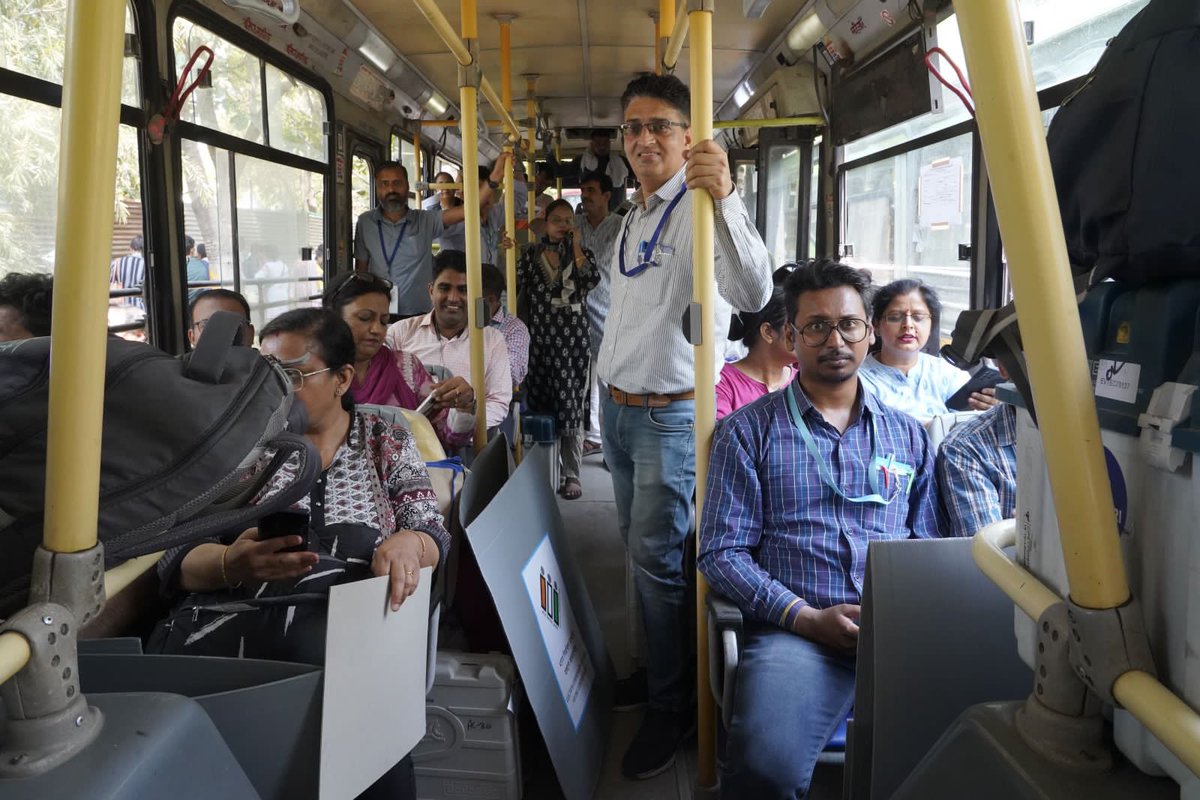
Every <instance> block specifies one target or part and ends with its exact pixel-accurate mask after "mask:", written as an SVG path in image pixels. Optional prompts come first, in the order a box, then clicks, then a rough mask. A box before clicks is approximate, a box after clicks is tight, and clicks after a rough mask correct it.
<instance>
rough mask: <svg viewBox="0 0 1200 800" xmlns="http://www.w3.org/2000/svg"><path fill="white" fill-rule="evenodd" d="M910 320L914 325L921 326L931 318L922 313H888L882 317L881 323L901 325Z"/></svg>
mask: <svg viewBox="0 0 1200 800" xmlns="http://www.w3.org/2000/svg"><path fill="white" fill-rule="evenodd" d="M910 318H911V319H912V321H913V324H914V325H923V324H925V323H926V322H929V320H931V319H933V316H932V315H930V314H926V313H925V312H923V311H889V312H888V313H886V314H884V315H883V321H884V322H886V323H887V324H889V325H903V324H904V320H906V319H910Z"/></svg>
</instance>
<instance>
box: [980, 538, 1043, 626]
mask: <svg viewBox="0 0 1200 800" xmlns="http://www.w3.org/2000/svg"><path fill="white" fill-rule="evenodd" d="M1016 543H1017V521H1016V520H1015V519H1006V520H1001V521H1000V522H995V523H992V524H991V525H988V526H987V527H986V528H984V529H983V530H981V531H979V533H976V534H975V537H974V538H973V539H972V540H971V555H972V556H974V558H975V564H976V565H977V566H978V567H979V570H980V571H981V572H982V573H983V574H984V575H986V576H988V578H990V579H991V581H992V583H994V584H996V585H997V586H998V587H1000V590H1001V591H1002V592H1004V593H1005V594H1006V595H1008V597H1009V598H1010V599H1011V600H1012V601H1013V602H1014V603H1016V604H1017V606H1018V607H1019V608H1020V609H1021V610H1022V611H1024V612H1025V613H1026V614H1028V615H1029V617H1030V619H1034V620H1036V619H1038V618H1039V617H1041V616H1042V613H1043V612H1045V610H1046V609H1047V608H1049V607H1050V606H1052V605H1054V604H1056V603H1060V602H1062V599H1061V598H1060V597H1059V596H1058V595H1056V594H1055V593H1054V592H1052V591H1050V590H1049V589H1047V588H1046V586H1045V585H1044V584H1043V583H1042V582H1041V581H1039V580H1038V579H1037V576H1035V575H1034V574H1033V573H1031V572H1029V570H1027V569H1025V568H1024V567H1022V566H1021V565H1020V564H1017V563H1016V562H1015V561H1013V560H1012V559H1011V558H1009V557H1008V554H1007V553H1005V552H1004V548H1005V547H1012V546H1013V545H1014V544H1016Z"/></svg>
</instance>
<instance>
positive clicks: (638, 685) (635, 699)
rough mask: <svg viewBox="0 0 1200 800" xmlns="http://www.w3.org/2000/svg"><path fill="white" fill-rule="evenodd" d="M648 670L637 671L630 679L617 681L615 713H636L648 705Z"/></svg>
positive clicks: (614, 694) (614, 698) (614, 697)
mask: <svg viewBox="0 0 1200 800" xmlns="http://www.w3.org/2000/svg"><path fill="white" fill-rule="evenodd" d="M647 695H648V690H647V689H646V670H645V669H638V670H635V671H634V673H633V674H632V675H630V676H629V677H628V678H621V679H620V680H619V681H617V685H616V689H615V691H614V692H613V711H634V710H636V709H639V708H642V707H644V706H645V705H646V697H647Z"/></svg>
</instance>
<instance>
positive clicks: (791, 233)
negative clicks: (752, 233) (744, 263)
mask: <svg viewBox="0 0 1200 800" xmlns="http://www.w3.org/2000/svg"><path fill="white" fill-rule="evenodd" d="M767 182H768V184H769V185H768V186H767V224H766V227H765V228H764V230H765V231H766V235H765V236H764V237H763V238H764V239H765V240H766V244H767V250H768V251H769V252H770V253H771V256H772V257H773V259H774V263H775V264H776V265H779V264H784V263H787V262H788V261H795V260H796V256H797V249H796V232H797V231H798V230H799V224H800V217H799V214H800V148H799V146H797V145H794V144H778V145H773V146H772V147H771V149H770V150H769V151H768V153H767Z"/></svg>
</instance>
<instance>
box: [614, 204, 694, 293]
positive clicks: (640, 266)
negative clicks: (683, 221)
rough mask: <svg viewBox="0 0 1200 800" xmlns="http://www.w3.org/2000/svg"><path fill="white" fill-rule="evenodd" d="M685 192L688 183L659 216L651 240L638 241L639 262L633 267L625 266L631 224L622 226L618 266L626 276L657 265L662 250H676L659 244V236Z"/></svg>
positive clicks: (628, 276) (632, 275)
mask: <svg viewBox="0 0 1200 800" xmlns="http://www.w3.org/2000/svg"><path fill="white" fill-rule="evenodd" d="M685 194H687V184H684V185H683V186H682V187H681V188H680V189H679V192H678V193H677V194H676V195H675V197H673V198H672V199H671V203H670V205H668V206H667V210H666V211H664V212H663V215H662V217H660V218H659V220H658V225H657V226H656V227H655V228H654V233H653V235H651V237H650V241H648V242H646V241H643V242H640V243H638V263H637V265H636V266H634V267H633V268H632V269H627V268H626V267H625V240H626V238H627V237H628V236H629V225H628V224H626V225H625V226H623V227H622V229H621V245H620V250H619V256H618V261H619V263H618V266H619V268H620V270H621V274H622V275H624V276H625V277H626V278H632V277H634V276H635V275H641V274H642V273H643V272H645V271H646V270H647V269H649V268H650V267H657V266H658V261H657V259H656V256H657V255H658V254H659V253H660V252H662V253H664V254H666V253H669V252H674V251H673V250H670V249H669V248H668V247H667V246H666V245H662V246H660V245H659V244H658V238H659V237H660V236H662V232H663V227H664V226H665V225H666V224H667V220H668V219H670V218H671V212H672V211H674V210H675V207H676V206H677V205H679V201H680V200H682V199H683V196H684V195H685ZM632 216H633V215H632V214H631V215H630V217H632Z"/></svg>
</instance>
